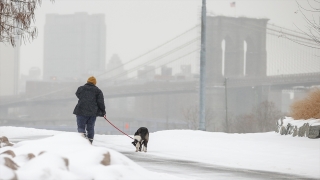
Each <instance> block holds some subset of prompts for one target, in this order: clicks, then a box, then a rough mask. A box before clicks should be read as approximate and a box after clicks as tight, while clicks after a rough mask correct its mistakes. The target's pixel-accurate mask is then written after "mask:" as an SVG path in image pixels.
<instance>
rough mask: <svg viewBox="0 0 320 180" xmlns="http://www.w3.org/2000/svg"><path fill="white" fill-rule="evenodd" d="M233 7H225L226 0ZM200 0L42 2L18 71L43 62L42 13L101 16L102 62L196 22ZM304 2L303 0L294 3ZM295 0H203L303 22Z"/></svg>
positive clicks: (213, 10)
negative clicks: (103, 18)
mask: <svg viewBox="0 0 320 180" xmlns="http://www.w3.org/2000/svg"><path fill="white" fill-rule="evenodd" d="M233 1H234V2H236V7H235V8H232V7H230V3H231V2H233ZM201 2H202V1H201V0H55V2H54V3H51V2H50V1H49V0H43V3H42V6H41V7H40V8H39V9H38V10H37V11H36V26H37V27H38V30H39V35H38V38H37V39H35V40H34V41H33V42H31V43H26V44H25V45H22V47H21V59H20V60H21V73H23V74H27V73H28V70H29V69H30V68H31V67H33V66H36V67H40V69H41V70H42V69H43V68H42V64H43V42H44V38H43V36H44V24H45V16H46V14H48V13H58V14H73V13H75V12H88V13H89V14H94V13H103V14H105V16H106V27H107V33H106V34H107V46H106V61H107V62H108V61H109V59H110V57H111V56H112V55H113V54H114V53H117V54H118V55H119V56H120V58H121V59H122V60H123V61H124V62H126V61H129V60H131V59H133V58H134V57H137V56H138V55H140V54H143V53H144V52H146V51H148V50H150V49H153V48H154V47H156V46H158V45H160V44H162V43H164V42H166V41H167V40H169V39H171V38H173V37H175V36H177V35H179V34H181V33H182V32H184V31H186V30H187V29H190V28H191V27H193V26H195V25H196V24H198V23H200V15H201ZM299 2H301V4H303V5H306V1H299ZM297 9H298V8H297V4H296V1H295V0H207V11H208V14H217V15H226V16H246V17H254V18H268V19H270V21H269V23H274V24H276V25H279V26H282V27H286V28H290V29H297V28H296V27H295V25H294V24H296V25H297V26H300V27H303V26H305V22H304V21H303V19H302V16H301V14H299V13H295V11H297Z"/></svg>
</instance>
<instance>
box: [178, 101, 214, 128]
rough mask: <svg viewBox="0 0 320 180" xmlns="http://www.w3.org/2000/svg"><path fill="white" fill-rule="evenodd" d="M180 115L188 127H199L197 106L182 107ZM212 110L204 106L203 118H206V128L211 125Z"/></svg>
mask: <svg viewBox="0 0 320 180" xmlns="http://www.w3.org/2000/svg"><path fill="white" fill-rule="evenodd" d="M182 115H183V117H184V120H185V121H186V122H187V123H188V126H189V129H198V128H199V108H198V106H196V105H195V106H189V107H186V108H182ZM212 118H213V111H212V109H210V108H206V114H205V120H206V129H208V127H210V126H211V125H212V123H213V122H212V121H210V120H211V119H212Z"/></svg>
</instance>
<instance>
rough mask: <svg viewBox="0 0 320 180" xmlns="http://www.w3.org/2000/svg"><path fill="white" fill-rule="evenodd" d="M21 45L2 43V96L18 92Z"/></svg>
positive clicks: (0, 83) (0, 76) (0, 75)
mask: <svg viewBox="0 0 320 180" xmlns="http://www.w3.org/2000/svg"><path fill="white" fill-rule="evenodd" d="M19 66H20V65H19V45H17V46H16V47H12V46H11V45H10V44H4V43H0V96H13V95H17V94H18V84H19V83H18V81H19V75H20V72H19Z"/></svg>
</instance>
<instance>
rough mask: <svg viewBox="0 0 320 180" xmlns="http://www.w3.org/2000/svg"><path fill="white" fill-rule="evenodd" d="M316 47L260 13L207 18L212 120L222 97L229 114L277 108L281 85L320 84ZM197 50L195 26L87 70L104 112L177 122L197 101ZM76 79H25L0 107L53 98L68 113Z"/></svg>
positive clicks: (41, 103)
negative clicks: (20, 92)
mask: <svg viewBox="0 0 320 180" xmlns="http://www.w3.org/2000/svg"><path fill="white" fill-rule="evenodd" d="M319 48H320V45H319V44H317V43H315V42H314V41H313V40H312V39H310V38H309V37H308V36H306V35H305V34H304V33H303V32H298V31H294V30H290V29H287V28H283V27H280V26H277V25H274V24H270V23H268V19H254V18H245V17H239V18H233V17H224V16H212V17H211V16H208V17H207V52H206V53H207V60H206V61H207V66H206V69H207V70H206V72H207V104H208V105H207V107H209V108H211V109H213V112H214V114H215V118H213V119H212V121H219V120H220V121H221V119H224V116H225V114H226V113H225V111H226V108H225V106H226V103H227V104H228V105H229V106H230V107H229V111H230V112H233V113H235V114H241V113H245V112H247V111H249V110H250V109H251V108H252V107H253V106H255V105H256V104H257V103H259V102H262V101H265V100H268V101H275V103H276V104H278V105H279V106H281V93H282V91H283V90H287V89H292V88H293V87H296V86H304V87H312V86H317V85H320V51H319ZM199 55H200V25H196V26H194V27H192V28H190V29H189V30H187V31H185V32H183V33H182V34H180V35H178V36H176V37H174V38H172V39H170V40H169V41H167V42H165V43H163V44H161V45H159V46H158V47H155V48H154V49H152V50H150V51H148V52H146V53H144V54H142V55H140V56H138V57H136V58H133V59H131V60H129V61H126V62H124V63H123V64H122V65H120V66H118V67H115V68H114V69H111V70H109V71H108V72H105V73H102V74H95V76H96V77H97V78H99V79H100V81H99V88H100V89H101V90H102V91H103V92H104V94H105V98H106V99H107V100H106V106H107V113H108V109H109V114H110V115H111V116H117V114H121V115H124V114H125V115H126V117H140V118H146V119H148V118H150V119H154V118H158V119H161V118H163V119H166V120H167V121H168V118H171V119H172V121H177V120H179V119H180V120H181V119H182V118H183V115H181V109H183V108H185V107H191V106H195V105H197V101H198V95H197V94H198V91H199V59H200V58H199ZM119 69H125V71H118V70H119ZM44 83H46V86H44ZM48 84H50V86H48ZM82 84H83V82H30V85H29V87H28V88H29V89H27V93H26V96H24V97H21V98H18V99H8V100H1V103H0V108H1V109H2V111H1V113H2V114H4V115H8V114H10V113H8V112H9V111H10V109H12V108H21V107H25V108H36V109H38V112H39V111H40V112H46V113H49V114H50V112H49V111H46V110H43V109H46V108H50V106H54V107H57V104H59V103H60V104H63V107H62V108H66V107H68V108H67V109H68V111H66V112H65V110H60V111H59V110H57V111H59V112H61V113H60V114H61V116H63V115H65V114H64V113H63V112H65V113H69V114H71V112H72V110H73V106H74V105H75V102H76V101H77V99H76V97H75V96H74V92H75V90H76V88H77V87H78V86H79V85H82ZM271 94H272V96H271ZM275 94H276V95H275ZM225 97H228V98H227V99H226V98H225ZM275 97H276V98H275ZM128 98H129V100H128ZM130 98H131V99H130ZM132 98H133V99H132ZM243 102H246V104H243ZM58 106H59V105H58ZM115 106H118V107H119V106H121V110H119V109H116V108H115ZM42 108H43V109H42ZM57 111H54V112H53V113H55V112H57ZM31 112H32V111H31ZM53 113H52V116H56V115H54V114H53ZM46 115H48V114H46ZM3 117H5V116H3ZM57 118H58V117H57Z"/></svg>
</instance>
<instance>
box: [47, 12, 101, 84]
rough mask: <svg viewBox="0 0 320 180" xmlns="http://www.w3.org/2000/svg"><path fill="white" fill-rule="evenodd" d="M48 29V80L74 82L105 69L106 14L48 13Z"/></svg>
mask: <svg viewBox="0 0 320 180" xmlns="http://www.w3.org/2000/svg"><path fill="white" fill-rule="evenodd" d="M44 32H45V35H44V62H43V66H44V67H43V79H44V80H50V79H51V80H53V79H54V80H58V81H70V80H76V79H79V78H87V76H88V75H97V74H99V73H102V72H104V71H105V61H106V60H105V58H106V57H105V56H106V25H105V16H104V14H93V15H89V14H87V13H83V12H81V13H75V14H71V15H59V14H48V15H47V16H46V24H45V30H44Z"/></svg>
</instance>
